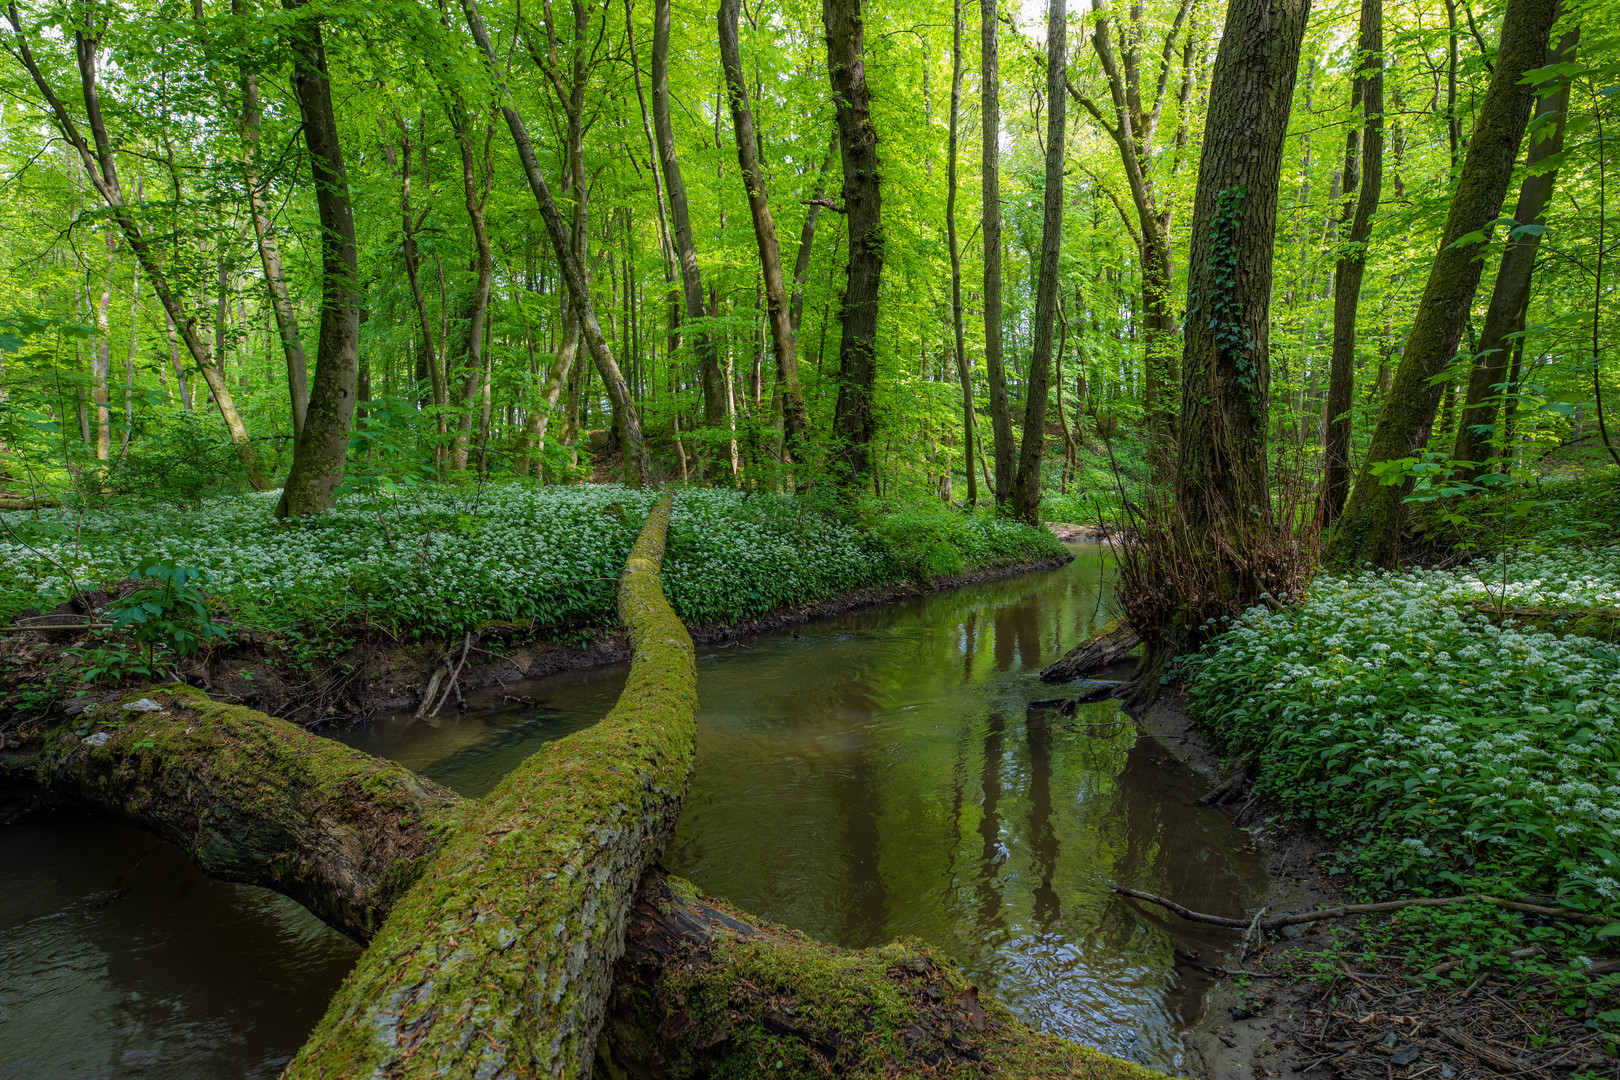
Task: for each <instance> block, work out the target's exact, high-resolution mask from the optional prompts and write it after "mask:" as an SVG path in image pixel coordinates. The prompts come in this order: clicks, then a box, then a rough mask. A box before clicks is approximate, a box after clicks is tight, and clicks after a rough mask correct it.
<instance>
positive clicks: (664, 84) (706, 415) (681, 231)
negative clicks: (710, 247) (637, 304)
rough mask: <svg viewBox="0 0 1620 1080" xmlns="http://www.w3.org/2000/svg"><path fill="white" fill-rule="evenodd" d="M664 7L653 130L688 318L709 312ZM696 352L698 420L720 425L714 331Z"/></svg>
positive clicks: (662, 5) (656, 15) (657, 36)
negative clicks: (672, 96)
mask: <svg viewBox="0 0 1620 1080" xmlns="http://www.w3.org/2000/svg"><path fill="white" fill-rule="evenodd" d="M669 8H670V0H655V7H654V11H653V52H652V111H653V129H654V131H655V132H656V133H657V135H658V155H659V163H660V164H661V165H662V167H663V173H664V186H665V187H666V188H667V189H668V190H669V216H670V218H671V221H672V224H673V225H674V227H675V251H676V254H677V255H678V256H679V257H680V264H681V288H682V291H683V292H684V294H685V297H686V318H687V319H688V320H692V319H698V318H702V317H704V316H706V315H713V314H714V312H712V311H710V310H708V308H706V307H705V306H704V303H703V275H702V273H701V272H700V271H699V270H698V261H697V245H696V244H695V243H694V242H693V240H692V218H691V214H690V213H689V212H688V210H687V204H686V182H685V180H683V179H682V177H681V163H680V159H679V158H678V157H677V156H676V154H675V129H674V126H673V125H672V124H671V122H670V113H669V109H670V101H669ZM692 351H693V352H694V353H695V354H696V356H697V365H698V377H699V378H700V379H701V380H702V383H703V424H704V426H705V427H710V428H720V427H724V426H725V423H726V384H725V379H724V376H723V374H722V373H721V370H720V353H719V347H718V346H717V344H716V343H715V340H714V335H713V334H711V333H710V332H709V331H708V330H699V331H697V332H696V334H694V335H693V337H692Z"/></svg>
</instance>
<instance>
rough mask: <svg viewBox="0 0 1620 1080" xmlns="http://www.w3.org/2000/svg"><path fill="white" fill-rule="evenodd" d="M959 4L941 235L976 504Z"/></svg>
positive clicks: (965, 460)
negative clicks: (960, 160)
mask: <svg viewBox="0 0 1620 1080" xmlns="http://www.w3.org/2000/svg"><path fill="white" fill-rule="evenodd" d="M962 2H963V0H954V2H953V4H952V12H953V13H952V18H951V131H950V136H949V144H948V145H949V149H948V151H947V157H946V159H945V236H946V239H947V241H948V243H949V244H950V249H951V332H952V335H953V337H952V340H953V342H954V343H955V354H956V376H957V378H958V379H959V380H960V381H961V383H962V471H963V472H965V473H966V474H967V488H968V493H967V503H968V505H969V506H977V505H979V478H978V474H977V473H975V472H974V470H973V419H974V417H973V366H972V364H971V363H969V361H968V355H967V335H966V333H964V331H963V329H962V250H961V244H960V243H959V242H958V241H957V238H956V162H957V157H958V146H957V138H956V129H957V124H958V122H959V120H960V119H961V115H962Z"/></svg>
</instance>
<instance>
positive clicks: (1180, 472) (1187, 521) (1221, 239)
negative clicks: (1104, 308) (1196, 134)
mask: <svg viewBox="0 0 1620 1080" xmlns="http://www.w3.org/2000/svg"><path fill="white" fill-rule="evenodd" d="M1309 13H1310V0H1234V2H1233V3H1231V4H1230V5H1229V6H1228V8H1227V14H1226V27H1225V29H1224V31H1223V32H1222V34H1221V45H1220V49H1219V51H1218V52H1217V54H1216V57H1215V69H1214V71H1213V73H1212V74H1211V78H1210V89H1209V112H1208V116H1207V118H1206V121H1205V129H1204V130H1205V136H1204V150H1203V156H1202V158H1201V160H1200V164H1199V170H1198V193H1197V197H1196V200H1195V202H1194V204H1193V220H1192V249H1191V254H1190V259H1189V263H1188V281H1187V320H1186V326H1185V328H1184V336H1185V341H1186V344H1185V347H1184V350H1183V353H1182V392H1181V418H1180V425H1179V428H1180V430H1179V437H1178V444H1179V450H1180V455H1179V457H1180V460H1179V462H1178V466H1177V470H1176V508H1177V511H1178V514H1179V516H1180V518H1181V521H1182V523H1183V525H1184V526H1185V527H1186V528H1187V529H1188V530H1189V531H1190V532H1192V533H1195V534H1197V533H1200V532H1202V531H1203V530H1206V529H1209V528H1215V529H1217V530H1222V529H1236V528H1242V527H1244V526H1245V523H1249V522H1265V521H1267V520H1269V518H1270V513H1271V510H1270V500H1269V496H1268V485H1267V479H1266V427H1267V417H1266V410H1267V403H1268V401H1269V395H1270V379H1271V365H1270V353H1269V339H1268V329H1269V321H1270V320H1269V318H1268V314H1269V310H1270V303H1271V276H1272V248H1273V238H1274V232H1275V224H1276V217H1277V192H1278V186H1279V181H1280V177H1281V170H1282V147H1283V137H1284V136H1285V135H1286V134H1287V131H1288V114H1289V110H1290V108H1291V107H1292V104H1293V93H1294V79H1295V72H1296V69H1297V68H1298V65H1299V50H1300V42H1301V40H1302V39H1303V37H1304V33H1305V21H1306V17H1307V16H1308V15H1309ZM1228 539H1229V540H1230V539H1235V538H1232V537H1228Z"/></svg>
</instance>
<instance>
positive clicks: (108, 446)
mask: <svg viewBox="0 0 1620 1080" xmlns="http://www.w3.org/2000/svg"><path fill="white" fill-rule="evenodd" d="M104 239H105V241H106V245H107V272H106V273H105V274H104V275H102V279H101V295H100V296H99V297H98V298H97V299H96V306H95V319H96V351H95V359H94V361H93V366H94V369H95V370H94V376H93V377H94V379H95V385H94V387H93V388H92V389H93V392H94V394H95V398H96V460H97V461H111V460H112V408H111V405H112V393H111V386H110V383H111V381H112V327H111V325H110V324H111V319H110V315H111V313H112V290H113V282H112V275H113V256H114V255H115V254H116V253H117V251H118V241H117V240H115V239H113V236H112V234H111V233H108V234H107V235H106V237H105V238H104Z"/></svg>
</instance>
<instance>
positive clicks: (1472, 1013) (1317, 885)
mask: <svg viewBox="0 0 1620 1080" xmlns="http://www.w3.org/2000/svg"><path fill="white" fill-rule="evenodd" d="M1137 720H1138V723H1139V725H1140V726H1141V728H1142V730H1143V731H1144V732H1146V733H1147V734H1148V735H1149V736H1151V737H1152V738H1154V739H1155V740H1157V741H1158V742H1159V743H1160V744H1161V745H1162V746H1164V747H1165V748H1166V749H1167V750H1168V751H1169V752H1170V753H1171V754H1173V755H1174V756H1175V757H1177V758H1178V759H1180V760H1181V761H1184V762H1186V763H1187V764H1189V765H1191V766H1192V767H1193V768H1195V769H1197V770H1198V771H1199V772H1201V773H1203V774H1204V775H1205V776H1206V777H1208V778H1209V780H1210V782H1211V784H1212V786H1214V787H1217V788H1218V787H1219V786H1220V782H1221V780H1222V775H1221V765H1222V761H1221V758H1220V755H1219V754H1218V753H1217V752H1216V750H1215V749H1214V746H1213V744H1212V743H1211V742H1210V740H1209V739H1208V738H1207V737H1206V736H1205V735H1204V734H1203V733H1202V732H1201V730H1200V728H1199V726H1198V724H1197V722H1196V721H1194V720H1193V719H1192V718H1191V717H1190V716H1188V714H1187V712H1186V711H1185V710H1184V708H1183V706H1182V702H1181V701H1180V699H1179V698H1165V699H1161V700H1160V701H1159V702H1158V703H1157V704H1155V705H1154V706H1153V707H1152V708H1150V709H1148V710H1147V711H1146V712H1144V713H1143V714H1141V715H1140V716H1138V718H1137ZM1224 798H1225V799H1226V802H1225V804H1224V806H1223V809H1225V810H1226V812H1227V813H1228V814H1229V815H1230V816H1231V817H1232V819H1233V822H1234V824H1236V825H1238V826H1240V827H1242V828H1245V829H1247V831H1248V832H1249V835H1250V836H1251V837H1252V839H1253V841H1254V843H1255V845H1256V847H1257V848H1258V849H1259V850H1260V851H1261V852H1262V854H1263V855H1264V857H1265V860H1266V869H1267V873H1268V875H1269V877H1270V882H1271V883H1270V887H1269V889H1268V890H1267V891H1266V893H1265V894H1264V895H1263V896H1261V897H1258V898H1257V903H1258V904H1259V905H1260V907H1261V908H1263V909H1264V910H1265V911H1266V912H1268V913H1271V914H1276V913H1279V912H1284V911H1289V912H1297V911H1307V910H1312V909H1315V908H1323V907H1333V906H1337V905H1340V904H1347V903H1354V902H1356V901H1357V900H1358V899H1359V898H1358V897H1356V896H1353V895H1351V894H1350V892H1349V891H1348V890H1346V889H1344V888H1342V887H1341V886H1340V885H1339V884H1338V880H1337V876H1336V875H1335V874H1334V873H1333V868H1334V867H1333V864H1334V862H1335V860H1336V858H1337V855H1338V852H1337V851H1335V850H1334V845H1332V844H1330V843H1328V842H1327V841H1326V840H1325V839H1324V838H1323V837H1322V836H1321V835H1320V834H1318V833H1316V832H1315V831H1314V830H1311V829H1310V828H1308V827H1301V826H1300V824H1299V823H1298V822H1296V821H1291V820H1290V819H1288V818H1287V817H1286V816H1285V815H1283V814H1282V813H1280V812H1279V811H1278V809H1277V807H1276V806H1275V805H1274V804H1272V803H1271V802H1270V801H1269V800H1267V799H1266V798H1265V797H1264V796H1263V795H1260V794H1258V793H1257V792H1255V791H1254V790H1253V788H1252V786H1249V787H1243V786H1240V787H1237V788H1235V789H1233V790H1232V791H1230V792H1229V793H1227V795H1226V796H1225V797H1224ZM1139 912H1140V914H1141V915H1142V916H1143V917H1144V918H1147V919H1150V920H1152V921H1153V922H1154V923H1155V924H1156V925H1158V926H1160V927H1162V928H1163V929H1164V930H1165V931H1166V932H1168V933H1169V934H1170V935H1171V937H1172V939H1175V938H1176V937H1177V936H1178V935H1179V933H1180V931H1182V930H1183V929H1185V928H1186V926H1187V925H1188V924H1186V923H1184V922H1182V921H1181V920H1180V919H1178V918H1177V917H1176V916H1174V915H1172V914H1170V913H1169V912H1166V911H1163V910H1161V909H1159V908H1157V907H1155V906H1153V905H1150V904H1140V905H1139ZM1209 914H1222V915H1231V914H1233V913H1231V912H1211V913H1209ZM1205 929H1207V928H1205ZM1242 937H1243V935H1242V933H1241V932H1240V931H1233V932H1232V940H1233V952H1232V954H1231V955H1230V956H1228V957H1227V958H1226V959H1225V960H1224V961H1221V962H1216V963H1210V961H1209V960H1208V959H1206V958H1204V957H1198V956H1196V955H1191V954H1183V955H1182V956H1181V958H1180V959H1181V962H1182V963H1183V964H1190V965H1193V966H1198V967H1200V968H1201V969H1202V970H1203V971H1205V972H1207V973H1209V974H1214V975H1217V976H1220V977H1221V981H1220V982H1219V983H1218V984H1217V985H1216V988H1215V989H1214V990H1213V991H1211V993H1210V994H1209V997H1208V998H1207V1000H1206V1002H1205V1006H1204V1011H1203V1014H1202V1015H1201V1017H1200V1019H1199V1021H1198V1023H1197V1024H1196V1025H1195V1026H1194V1028H1193V1029H1192V1031H1190V1032H1189V1033H1188V1035H1187V1037H1186V1040H1185V1042H1186V1047H1187V1060H1186V1065H1185V1071H1186V1072H1187V1073H1188V1074H1189V1075H1192V1076H1196V1077H1201V1078H1204V1080H1249V1078H1251V1077H1288V1076H1304V1077H1308V1078H1315V1080H1333V1078H1342V1080H1387V1078H1392V1077H1420V1076H1421V1077H1430V1078H1435V1080H1473V1078H1477V1077H1515V1078H1517V1080H1570V1078H1576V1077H1591V1078H1592V1080H1600V1078H1603V1077H1615V1076H1620V1067H1617V1063H1616V1061H1615V1060H1614V1059H1613V1058H1612V1057H1608V1056H1606V1055H1605V1053H1604V1044H1603V1041H1602V1036H1601V1035H1600V1034H1599V1032H1598V1031H1596V1030H1594V1029H1593V1028H1592V1027H1591V1026H1590V1025H1589V1024H1588V1023H1587V1020H1588V1017H1586V1016H1583V1015H1574V1016H1571V1015H1569V1014H1568V1012H1567V1011H1566V1008H1565V1001H1564V1000H1562V999H1561V998H1560V996H1559V995H1558V994H1557V993H1556V992H1555V991H1554V990H1553V989H1552V988H1551V987H1550V986H1548V985H1546V984H1545V982H1541V983H1539V984H1538V983H1537V982H1535V981H1529V982H1527V981H1526V980H1523V979H1518V978H1512V977H1510V976H1508V975H1507V974H1505V973H1494V974H1493V973H1491V972H1488V971H1487V972H1482V973H1480V974H1479V975H1477V976H1474V977H1472V978H1470V979H1466V980H1464V981H1459V982H1437V981H1434V980H1432V978H1431V979H1429V980H1425V979H1423V978H1422V976H1423V975H1424V974H1425V972H1427V971H1430V970H1432V968H1421V967H1419V966H1415V965H1414V964H1413V955H1412V952H1411V951H1410V949H1409V948H1408V947H1407V946H1408V945H1409V944H1410V943H1407V942H1403V941H1402V939H1401V936H1400V934H1399V932H1398V931H1397V930H1395V929H1394V928H1393V927H1391V926H1390V924H1389V923H1388V921H1387V920H1382V919H1378V918H1377V917H1364V918H1362V919H1359V920H1356V921H1353V922H1348V923H1347V922H1327V921H1324V922H1319V923H1310V924H1305V925H1302V926H1296V927H1288V928H1285V930H1284V931H1283V932H1282V933H1280V934H1274V935H1265V934H1262V935H1259V940H1255V941H1251V942H1250V943H1249V944H1248V945H1247V946H1246V947H1245V945H1244V943H1243V942H1242V940H1241V939H1242Z"/></svg>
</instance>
